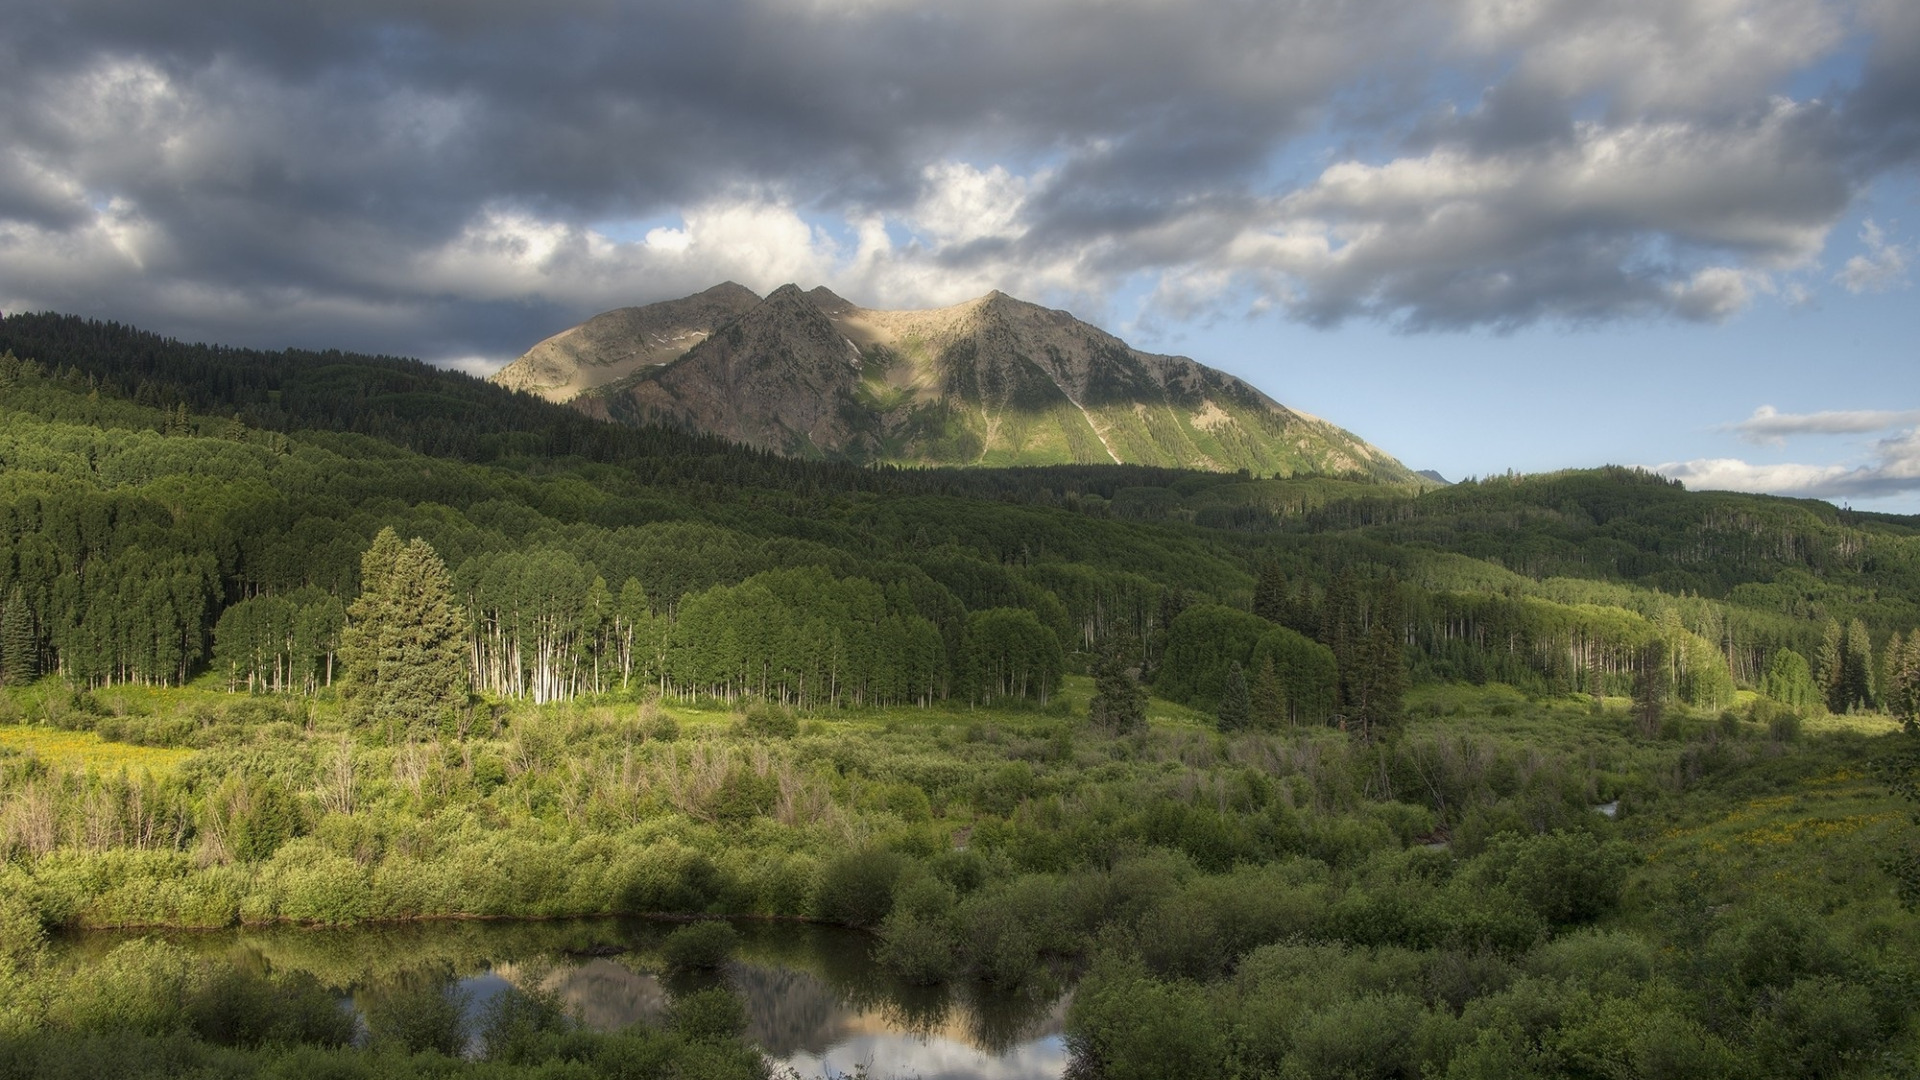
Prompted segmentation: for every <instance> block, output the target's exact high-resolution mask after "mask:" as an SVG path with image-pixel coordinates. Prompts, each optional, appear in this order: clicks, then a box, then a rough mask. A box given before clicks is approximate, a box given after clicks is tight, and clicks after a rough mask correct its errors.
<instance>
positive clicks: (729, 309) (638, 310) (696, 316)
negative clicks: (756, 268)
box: [492, 281, 760, 402]
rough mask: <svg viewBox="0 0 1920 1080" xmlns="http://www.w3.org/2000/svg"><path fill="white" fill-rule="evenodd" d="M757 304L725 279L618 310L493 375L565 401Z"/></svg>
mask: <svg viewBox="0 0 1920 1080" xmlns="http://www.w3.org/2000/svg"><path fill="white" fill-rule="evenodd" d="M759 303H760V297H759V296H758V295H756V294H755V293H754V292H753V290H751V289H748V288H746V287H745V286H742V285H735V284H734V283H733V282H731V281H728V282H723V283H721V284H719V285H715V286H714V287H713V288H711V289H708V290H707V291H705V292H701V293H695V294H694V295H692V296H688V297H683V298H682V299H679V300H668V301H665V302H663V303H658V304H648V305H646V306H645V307H625V308H618V309H616V310H613V311H608V312H605V313H603V314H600V315H595V316H594V317H593V318H591V319H588V320H587V321H586V322H583V323H581V324H580V325H579V326H576V327H573V328H572V329H570V330H562V331H561V332H559V333H558V334H555V335H553V336H552V337H550V338H548V339H547V340H545V341H543V342H541V343H540V344H538V345H535V346H534V347H533V348H531V349H528V350H527V351H526V354H525V355H523V356H521V357H520V359H518V360H515V361H514V362H513V363H511V364H508V365H507V366H506V367H505V368H502V369H501V370H500V371H499V372H498V373H496V374H495V375H494V376H493V379H492V381H493V382H495V383H497V384H499V385H501V386H504V387H506V388H507V389H509V390H525V391H527V392H528V393H532V394H538V395H540V396H541V397H543V398H546V399H547V400H548V401H556V402H563V401H568V400H570V399H572V398H574V397H576V396H577V395H579V394H581V393H583V392H585V391H587V390H591V389H593V388H594V387H596V386H600V385H602V384H605V383H609V382H612V381H614V380H615V379H618V378H620V377H622V376H624V375H628V374H630V373H632V372H633V371H634V370H636V369H638V368H642V367H647V366H650V365H655V364H664V363H667V362H668V361H670V360H674V359H677V358H678V357H679V356H680V355H681V354H683V353H685V352H686V351H687V350H688V349H691V348H693V347H694V346H695V345H697V344H699V343H700V342H702V341H704V340H706V338H707V336H708V335H709V334H711V333H713V331H714V330H715V329H716V328H718V327H720V326H722V325H724V324H726V323H728V322H731V321H733V320H734V319H737V318H739V317H740V316H741V315H744V314H746V313H747V312H748V311H750V310H752V309H753V307H754V306H755V305H757V304H759Z"/></svg>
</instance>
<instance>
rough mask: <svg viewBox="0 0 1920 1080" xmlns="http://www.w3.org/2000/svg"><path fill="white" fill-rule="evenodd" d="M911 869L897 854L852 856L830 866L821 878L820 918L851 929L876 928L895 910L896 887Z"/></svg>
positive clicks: (875, 851) (879, 852)
mask: <svg viewBox="0 0 1920 1080" xmlns="http://www.w3.org/2000/svg"><path fill="white" fill-rule="evenodd" d="M906 866H907V859H906V857H905V856H903V855H900V854H899V853H897V852H892V851H886V850H880V849H869V850H866V851H855V852H850V853H848V854H846V855H842V856H841V857H839V858H837V859H835V860H833V861H832V862H830V863H828V864H827V865H826V867H825V869H824V870H822V871H821V874H820V891H819V893H818V895H817V896H816V898H815V901H814V903H815V907H816V909H817V910H818V912H819V914H820V917H821V918H823V919H828V920H831V921H833V922H839V923H845V924H847V925H848V926H865V927H872V926H878V925H880V921H881V920H882V919H885V918H886V917H887V913H888V912H890V911H892V910H893V887H894V885H895V883H896V882H898V881H899V880H900V875H901V873H903V872H904V871H905V869H906Z"/></svg>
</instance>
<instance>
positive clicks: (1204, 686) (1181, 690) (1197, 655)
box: [1153, 604, 1273, 710]
mask: <svg viewBox="0 0 1920 1080" xmlns="http://www.w3.org/2000/svg"><path fill="white" fill-rule="evenodd" d="M1272 630H1273V627H1272V626H1271V625H1270V624H1269V623H1267V621H1266V620H1264V619H1261V618H1259V617H1257V616H1255V615H1252V614H1249V613H1247V612H1245V611H1239V610H1236V609H1234V608H1228V607H1221V606H1219V605H1215V604H1202V605H1199V606H1196V607H1190V608H1188V609H1187V610H1185V611H1183V612H1181V613H1180V615H1179V617H1178V618H1176V619H1174V620H1173V625H1172V626H1171V627H1169V628H1168V631H1167V644H1166V649H1165V651H1164V652H1163V653H1162V654H1161V657H1160V667H1159V670H1158V671H1156V672H1155V674H1154V678H1153V688H1154V690H1155V692H1157V693H1158V694H1159V695H1160V696H1161V697H1164V698H1166V699H1168V700H1169V701H1178V702H1182V703H1184V704H1189V705H1192V706H1194V707H1195V708H1199V709H1208V710H1211V709H1215V708H1218V706H1219V704H1220V699H1221V697H1222V696H1223V695H1224V694H1225V692H1226V686H1227V674H1228V672H1229V671H1230V670H1231V669H1232V668H1233V667H1234V665H1236V664H1237V665H1240V666H1242V667H1244V666H1245V665H1246V664H1247V662H1248V661H1249V660H1251V659H1252V657H1253V650H1254V646H1255V645H1256V644H1257V643H1258V642H1259V641H1260V639H1261V638H1262V637H1263V636H1265V635H1266V634H1267V633H1268V632H1270V631H1272Z"/></svg>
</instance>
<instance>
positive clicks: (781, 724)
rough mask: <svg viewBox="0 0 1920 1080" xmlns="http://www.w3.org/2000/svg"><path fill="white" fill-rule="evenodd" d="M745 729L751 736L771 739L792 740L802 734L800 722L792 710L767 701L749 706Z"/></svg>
mask: <svg viewBox="0 0 1920 1080" xmlns="http://www.w3.org/2000/svg"><path fill="white" fill-rule="evenodd" d="M745 727H746V729H747V732H748V733H749V734H752V735H759V736H762V737H763V738H769V739H791V738H793V737H794V736H795V735H798V734H800V721H799V719H798V718H797V717H795V716H794V715H793V711H792V710H791V709H785V708H782V707H781V706H779V705H775V704H773V703H771V702H765V701H762V702H756V703H754V704H753V705H750V706H748V708H747V715H746V718H745Z"/></svg>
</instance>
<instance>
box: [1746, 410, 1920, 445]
mask: <svg viewBox="0 0 1920 1080" xmlns="http://www.w3.org/2000/svg"><path fill="white" fill-rule="evenodd" d="M1907 424H1920V409H1906V410H1900V411H1895V410H1887V409H1841V410H1827V411H1823V412H1816V413H1783V412H1780V411H1778V410H1776V409H1775V408H1774V407H1773V406H1771V405H1762V406H1760V407H1759V408H1757V409H1755V410H1753V415H1752V416H1749V417H1747V418H1746V419H1745V420H1742V421H1740V422H1739V423H1736V424H1728V425H1726V428H1727V430H1730V431H1734V432H1738V433H1739V435H1740V437H1741V438H1743V439H1746V440H1747V441H1748V442H1754V443H1766V444H1771V445H1774V446H1783V445H1785V444H1786V441H1787V438H1788V437H1789V436H1793V435H1864V434H1868V433H1870V432H1875V431H1886V430H1888V429H1890V428H1896V427H1903V426H1905V425H1907Z"/></svg>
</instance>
